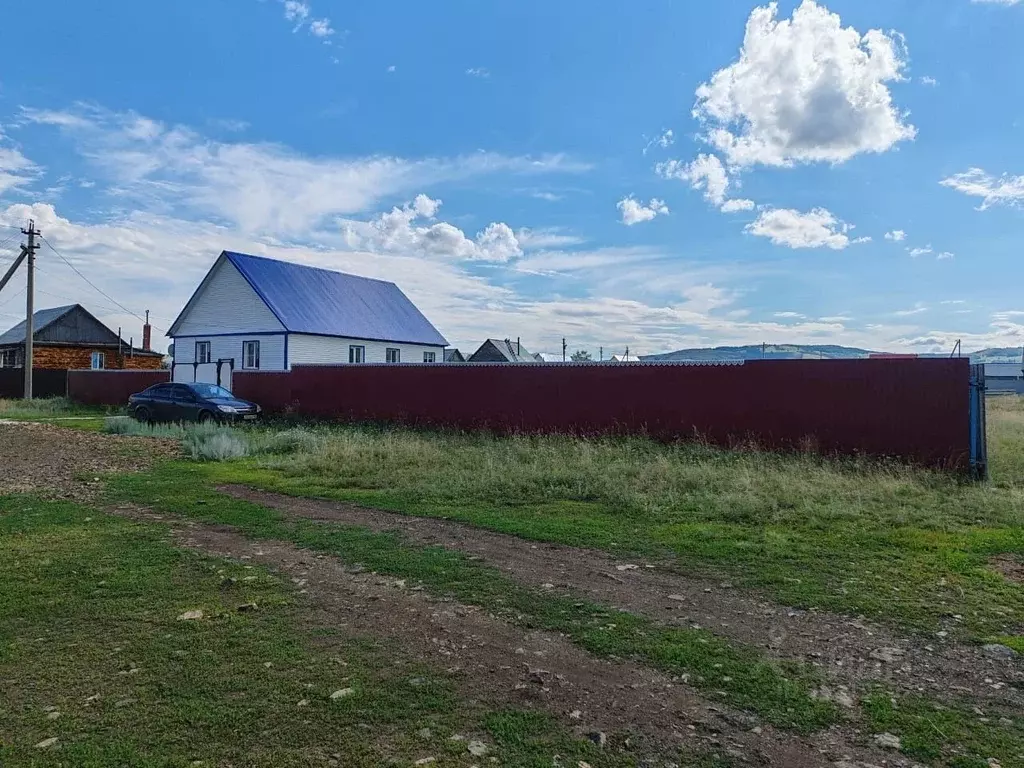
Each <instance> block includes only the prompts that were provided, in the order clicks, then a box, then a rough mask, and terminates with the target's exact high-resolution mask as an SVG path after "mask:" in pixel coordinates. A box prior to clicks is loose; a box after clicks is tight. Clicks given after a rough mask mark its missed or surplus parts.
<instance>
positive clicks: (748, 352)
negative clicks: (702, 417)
mask: <svg viewBox="0 0 1024 768" xmlns="http://www.w3.org/2000/svg"><path fill="white" fill-rule="evenodd" d="M869 354H871V352H870V351H868V350H866V349H857V348H855V347H840V346H837V345H835V344H769V345H768V346H766V347H762V346H761V345H760V344H750V345H748V346H745V347H715V348H713V349H708V348H703V349H680V350H679V351H678V352H666V353H664V354H661V355H646V356H644V357H641V358H640V359H641V360H643V361H645V362H649V363H655V362H672V361H688V362H702V363H703V362H707V363H721V362H735V361H738V360H760V359H762V358H764V359H766V360H802V359H804V358H810V359H812V360H819V359H820V360H849V359H855V358H859V357H867V356H868V355H869Z"/></svg>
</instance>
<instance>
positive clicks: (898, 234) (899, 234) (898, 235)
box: [885, 229, 907, 243]
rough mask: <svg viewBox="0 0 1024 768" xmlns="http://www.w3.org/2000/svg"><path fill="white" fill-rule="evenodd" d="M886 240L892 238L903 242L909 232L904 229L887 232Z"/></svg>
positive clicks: (897, 241) (895, 241)
mask: <svg viewBox="0 0 1024 768" xmlns="http://www.w3.org/2000/svg"><path fill="white" fill-rule="evenodd" d="M885 239H886V240H892V241H893V242H894V243H901V242H903V241H904V240H906V239H907V233H906V232H904V231H903V230H902V229H894V230H893V231H892V232H886V233H885Z"/></svg>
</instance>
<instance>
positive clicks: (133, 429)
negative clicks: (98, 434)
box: [103, 418, 185, 440]
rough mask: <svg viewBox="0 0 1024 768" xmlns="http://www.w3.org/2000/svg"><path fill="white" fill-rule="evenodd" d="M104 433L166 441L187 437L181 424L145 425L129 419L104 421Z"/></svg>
mask: <svg viewBox="0 0 1024 768" xmlns="http://www.w3.org/2000/svg"><path fill="white" fill-rule="evenodd" d="M103 431H104V432H106V433H107V434H108V435H130V436H133V437H159V438H163V439H165V440H180V439H181V438H182V437H184V436H185V430H184V429H183V428H182V427H181V425H179V424H144V423H143V422H141V421H136V420H135V419H127V418H120V419H119V418H109V419H104V420H103Z"/></svg>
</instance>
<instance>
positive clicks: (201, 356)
mask: <svg viewBox="0 0 1024 768" xmlns="http://www.w3.org/2000/svg"><path fill="white" fill-rule="evenodd" d="M196 362H197V363H208V362H210V342H208V341H197V342H196Z"/></svg>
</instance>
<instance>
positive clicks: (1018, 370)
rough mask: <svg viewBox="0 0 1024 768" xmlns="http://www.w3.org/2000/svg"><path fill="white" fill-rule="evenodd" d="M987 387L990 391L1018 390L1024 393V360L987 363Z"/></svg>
mask: <svg viewBox="0 0 1024 768" xmlns="http://www.w3.org/2000/svg"><path fill="white" fill-rule="evenodd" d="M985 387H986V389H988V391H989V392H1016V393H1017V394H1020V395H1024V361H1019V360H1018V361H1017V362H1016V363H985Z"/></svg>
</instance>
